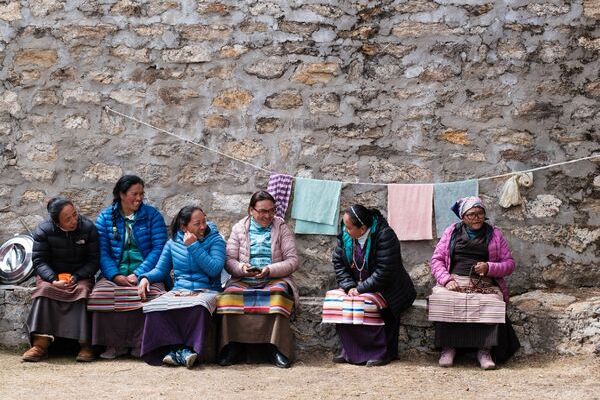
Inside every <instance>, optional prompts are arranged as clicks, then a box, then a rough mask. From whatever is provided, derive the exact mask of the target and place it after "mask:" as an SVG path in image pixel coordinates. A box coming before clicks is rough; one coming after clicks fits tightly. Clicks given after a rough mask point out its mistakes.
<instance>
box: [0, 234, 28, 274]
mask: <svg viewBox="0 0 600 400" xmlns="http://www.w3.org/2000/svg"><path fill="white" fill-rule="evenodd" d="M32 252H33V239H32V238H31V236H27V235H17V236H15V237H13V238H11V239H9V240H7V241H6V242H5V243H4V244H3V245H2V247H0V282H1V283H3V284H5V285H16V284H19V283H21V282H23V281H25V280H27V279H28V278H29V277H30V276H31V275H32V274H33V261H32Z"/></svg>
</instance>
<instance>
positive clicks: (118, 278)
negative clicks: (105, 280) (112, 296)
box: [113, 275, 135, 286]
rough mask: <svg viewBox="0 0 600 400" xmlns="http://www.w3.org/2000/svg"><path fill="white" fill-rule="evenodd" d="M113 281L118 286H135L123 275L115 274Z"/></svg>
mask: <svg viewBox="0 0 600 400" xmlns="http://www.w3.org/2000/svg"><path fill="white" fill-rule="evenodd" d="M113 282H114V283H116V284H117V285H119V286H135V284H133V285H132V284H131V282H129V280H128V279H127V277H126V276H125V275H115V277H114V278H113Z"/></svg>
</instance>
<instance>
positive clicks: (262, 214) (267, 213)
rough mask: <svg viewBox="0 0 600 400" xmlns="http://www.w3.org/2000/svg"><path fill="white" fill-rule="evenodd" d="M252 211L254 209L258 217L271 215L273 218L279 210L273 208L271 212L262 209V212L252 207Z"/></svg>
mask: <svg viewBox="0 0 600 400" xmlns="http://www.w3.org/2000/svg"><path fill="white" fill-rule="evenodd" d="M252 209H253V210H254V211H256V212H257V213H258V215H261V216H266V215H271V216H273V215H275V213H276V212H277V209H276V208H271V209H269V210H265V209H260V210H259V209H256V208H254V207H252Z"/></svg>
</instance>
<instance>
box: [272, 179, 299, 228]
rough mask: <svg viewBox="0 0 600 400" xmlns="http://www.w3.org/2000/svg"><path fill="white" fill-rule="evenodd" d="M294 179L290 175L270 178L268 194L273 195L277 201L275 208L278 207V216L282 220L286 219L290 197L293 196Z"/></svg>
mask: <svg viewBox="0 0 600 400" xmlns="http://www.w3.org/2000/svg"><path fill="white" fill-rule="evenodd" d="M293 179H294V178H293V177H291V176H290V175H284V174H271V176H269V185H268V186H267V192H269V193H271V196H273V198H274V199H275V206H276V207H277V214H276V215H277V216H278V217H280V218H283V217H285V212H286V211H287V208H288V203H289V201H290V195H291V194H292V181H293Z"/></svg>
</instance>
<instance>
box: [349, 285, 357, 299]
mask: <svg viewBox="0 0 600 400" xmlns="http://www.w3.org/2000/svg"><path fill="white" fill-rule="evenodd" d="M358 295H360V293H358V289H357V288H355V287H353V288H352V289H350V290H348V296H352V297H354V296H358Z"/></svg>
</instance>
